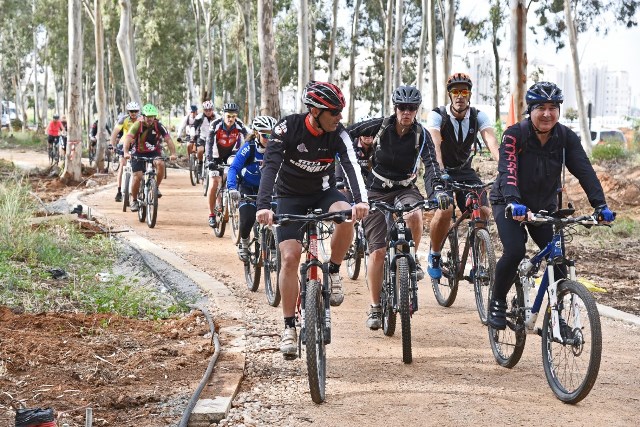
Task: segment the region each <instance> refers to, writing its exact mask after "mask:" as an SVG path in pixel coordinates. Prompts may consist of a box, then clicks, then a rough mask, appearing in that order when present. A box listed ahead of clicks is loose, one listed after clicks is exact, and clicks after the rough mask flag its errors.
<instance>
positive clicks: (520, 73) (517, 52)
mask: <svg viewBox="0 0 640 427" xmlns="http://www.w3.org/2000/svg"><path fill="white" fill-rule="evenodd" d="M527 8H528V6H527V5H526V0H510V9H511V96H512V97H513V107H514V113H515V117H516V118H517V119H516V121H518V119H519V118H520V117H522V116H523V115H524V112H525V109H526V108H525V104H524V96H525V93H526V89H527V87H526V84H527V31H526V28H527V10H528V9H527Z"/></svg>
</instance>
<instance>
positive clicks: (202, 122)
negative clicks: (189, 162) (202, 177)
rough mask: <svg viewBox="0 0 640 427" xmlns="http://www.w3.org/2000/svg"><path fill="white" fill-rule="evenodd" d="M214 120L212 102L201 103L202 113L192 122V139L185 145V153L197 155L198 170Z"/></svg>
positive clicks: (214, 114)
mask: <svg viewBox="0 0 640 427" xmlns="http://www.w3.org/2000/svg"><path fill="white" fill-rule="evenodd" d="M215 120H216V113H214V112H213V102H211V101H204V102H203V103H202V113H201V114H198V115H197V116H196V119H195V120H194V122H193V137H192V138H191V140H190V141H189V143H188V144H187V152H188V153H193V152H194V151H195V152H196V153H197V155H198V170H202V162H203V159H204V147H205V145H206V140H207V137H208V136H209V129H210V128H211V124H212V123H213V122H214V121H215Z"/></svg>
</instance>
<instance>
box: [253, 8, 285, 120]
mask: <svg viewBox="0 0 640 427" xmlns="http://www.w3.org/2000/svg"><path fill="white" fill-rule="evenodd" d="M258 49H259V51H260V87H261V91H260V114H266V115H269V116H272V117H276V118H279V117H280V98H279V89H280V81H279V77H278V67H277V63H276V57H275V39H274V36H273V0H260V1H258Z"/></svg>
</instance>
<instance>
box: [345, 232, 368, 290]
mask: <svg viewBox="0 0 640 427" xmlns="http://www.w3.org/2000/svg"><path fill="white" fill-rule="evenodd" d="M357 233H358V230H357V229H356V232H355V233H354V240H353V242H351V245H349V249H348V250H347V254H346V255H345V260H346V261H347V274H348V276H349V279H351V280H356V279H357V278H358V276H359V275H360V265H361V263H362V255H361V249H360V248H359V246H360V243H359V239H358V235H357ZM362 252H364V251H362Z"/></svg>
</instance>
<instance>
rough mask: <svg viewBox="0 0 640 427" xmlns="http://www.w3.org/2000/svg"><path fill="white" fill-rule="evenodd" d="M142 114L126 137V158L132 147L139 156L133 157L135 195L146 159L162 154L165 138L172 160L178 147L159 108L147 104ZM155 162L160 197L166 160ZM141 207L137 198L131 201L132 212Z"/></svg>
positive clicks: (132, 190)
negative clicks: (164, 123) (159, 118)
mask: <svg viewBox="0 0 640 427" xmlns="http://www.w3.org/2000/svg"><path fill="white" fill-rule="evenodd" d="M142 116H143V119H142V120H141V121H136V122H135V123H133V125H132V126H131V128H130V129H129V132H128V133H127V134H126V136H125V138H124V158H125V159H129V158H130V157H131V153H130V152H129V149H130V148H133V154H134V155H135V156H136V157H137V158H135V159H131V172H132V173H133V183H132V184H131V194H133V197H137V196H138V190H139V189H140V180H141V179H142V173H143V172H144V170H145V160H144V159H145V158H147V159H153V158H155V157H159V156H162V141H163V140H164V141H165V142H166V143H167V145H168V146H169V151H170V152H171V157H170V159H171V160H172V161H174V160H175V159H176V147H175V145H174V144H173V141H172V140H171V136H170V135H169V132H168V131H167V129H166V128H165V127H164V125H163V124H162V123H160V121H159V120H158V109H157V108H156V107H155V106H153V105H152V104H146V105H145V106H144V107H142ZM153 164H154V166H155V168H156V170H157V171H158V173H157V174H156V180H157V181H158V198H160V197H162V193H160V183H161V182H162V178H163V177H164V168H165V166H164V161H163V160H162V159H158V160H155V161H154V162H153ZM139 208H140V204H139V203H138V200H137V199H136V200H134V201H133V202H132V203H131V212H137V211H138V209H139Z"/></svg>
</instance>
